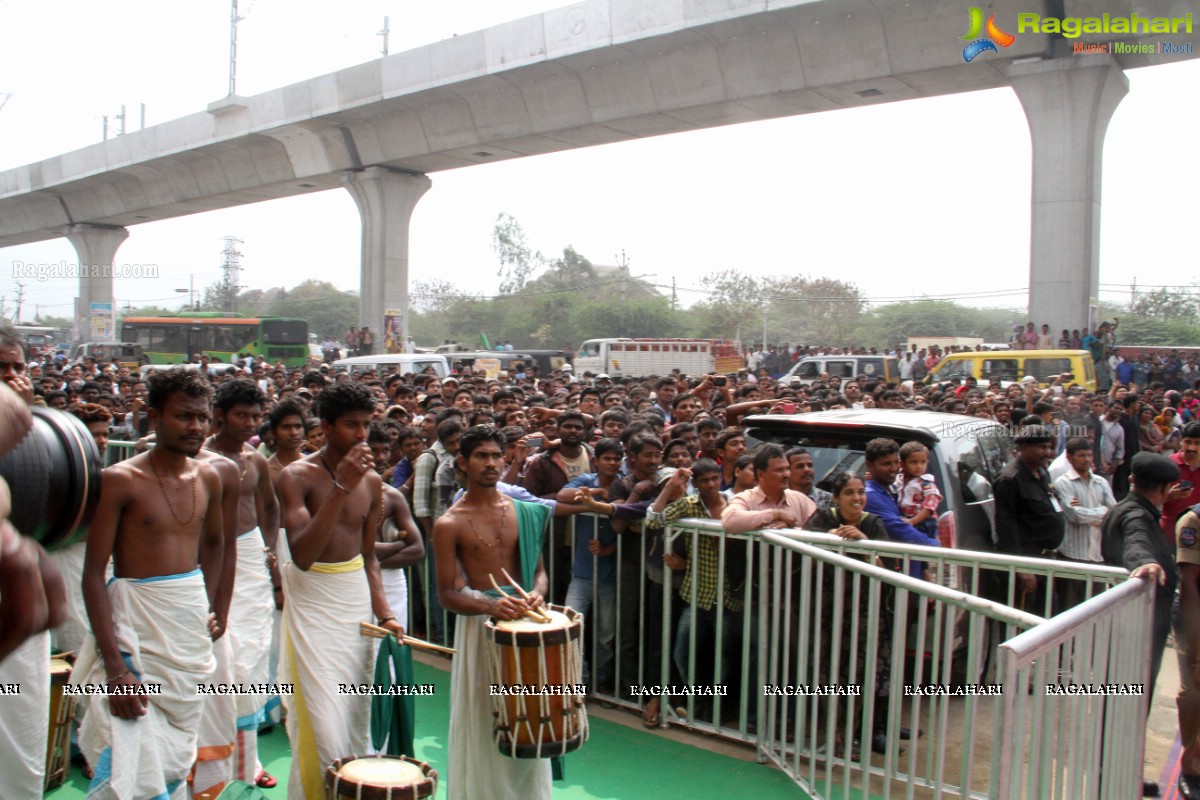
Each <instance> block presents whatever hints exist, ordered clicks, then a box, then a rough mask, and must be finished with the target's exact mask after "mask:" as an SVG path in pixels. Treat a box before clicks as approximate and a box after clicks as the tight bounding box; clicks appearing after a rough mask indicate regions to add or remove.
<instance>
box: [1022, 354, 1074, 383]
mask: <svg viewBox="0 0 1200 800" xmlns="http://www.w3.org/2000/svg"><path fill="white" fill-rule="evenodd" d="M1071 371H1072V370H1071V359H1069V358H1027V359H1025V374H1026V375H1032V376H1033V377H1035V378H1037V379H1038V383H1049V382H1050V381H1052V380H1054V379H1055V378H1057V377H1058V376H1059V375H1061V374H1062V373H1064V372H1071Z"/></svg>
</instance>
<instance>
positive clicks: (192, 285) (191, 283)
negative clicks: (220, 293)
mask: <svg viewBox="0 0 1200 800" xmlns="http://www.w3.org/2000/svg"><path fill="white" fill-rule="evenodd" d="M175 292H176V293H177V294H183V293H184V292H187V296H188V304H187V310H188V311H195V310H196V276H195V274H192V275H188V288H186V289H176V290H175Z"/></svg>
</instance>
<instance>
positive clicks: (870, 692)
mask: <svg viewBox="0 0 1200 800" xmlns="http://www.w3.org/2000/svg"><path fill="white" fill-rule="evenodd" d="M581 516H582V515H581ZM593 521H594V522H601V521H607V518H598V517H593ZM643 528H644V525H643ZM592 530H593V534H592V537H593V538H596V536H597V533H596V532H597V531H598V526H596V525H593V528H592ZM574 533H575V532H574V527H573V524H572V527H570V529H569V531H568V534H567V538H566V542H567V546H568V547H570V548H571V550H572V555H574V550H573V548H574V544H575V535H574ZM647 533H649V532H647V531H645V530H643V532H642V533H641V534H636V533H624V534H618V535H617V548H618V552H617V554H616V555H615V556H614V558H615V561H616V567H615V573H616V575H615V578H614V579H613V581H612V585H611V587H609V588H610V589H611V593H610V592H608V591H602V589H601V585H600V583H601V582H600V580H598V579H597V576H598V575H599V574H600V573H599V560H600V559H599V558H598V557H592V559H591V560H592V575H593V582H592V586H591V603H590V605H591V608H590V609H589V610H588V613H587V615H586V616H587V626H586V627H585V633H586V636H587V639H588V641H589V652H588V656H587V657H588V660H589V667H590V669H589V678H590V683H591V690H592V694H593V695H594V696H596V697H597V698H599V699H601V700H605V701H609V702H612V703H615V704H617V705H621V706H624V707H627V708H630V709H644V707H645V705H646V704H647V703H648V702H649V701H650V700H651V699H653V698H654V697H660V695H659V694H657V693H655V694H640V693H638V692H634V691H633V687H644V686H652V687H672V686H688V687H698V688H699V689H700V690H701V693H700V694H691V693H677V694H676V695H674V696H672V697H665V696H664V697H660V700H661V704H660V724H661V725H662V726H663V727H668V726H672V725H677V726H685V727H687V728H689V729H695V730H698V731H702V732H704V733H709V734H716V735H719V736H722V737H724V738H726V739H730V740H734V741H740V742H743V743H745V744H746V745H748V746H754V747H755V748H756V750H757V753H758V757H759V760H760V761H762V762H771V763H774V764H776V765H777V766H779V767H780V768H781V769H782V770H784V771H785V772H786V773H787V774H788V775H789V776H790V777H791V778H792V779H793V780H795V781H796V782H797V784H799V785H800V786H801V787H802V788H803V789H804V790H805V791H807V792H809V793H810V794H811V795H812V796H813V797H820V798H833V797H849V796H851V794H850V793H851V792H852V791H858V792H862V793H872V794H875V795H877V796H887V797H907V798H912V797H918V796H919V797H925V796H933V797H938V796H957V797H971V798H997V797H999V798H1018V797H1038V798H1042V797H1063V798H1074V797H1096V796H1102V797H1109V796H1113V797H1116V796H1117V795H1119V794H1121V793H1122V792H1124V791H1125V789H1126V788H1127V787H1128V786H1133V785H1134V784H1135V782H1136V780H1137V779H1138V778H1139V777H1140V770H1141V752H1142V741H1143V737H1144V725H1143V724H1142V723H1143V722H1144V703H1143V705H1142V706H1141V709H1142V710H1141V711H1140V712H1138V713H1134V712H1133V711H1129V710H1128V708H1130V702H1129V701H1128V700H1127V699H1123V698H1105V699H1102V700H1100V701H1097V700H1095V699H1091V700H1086V701H1084V700H1081V699H1080V698H1078V697H1073V696H1066V695H1055V694H1047V693H1046V692H1045V687H1044V686H1043V685H1042V684H1044V683H1051V684H1054V685H1058V684H1064V685H1065V684H1079V685H1084V684H1090V683H1101V682H1103V683H1144V682H1145V680H1146V674H1147V672H1148V664H1147V662H1146V659H1145V658H1142V657H1141V655H1140V654H1141V653H1143V652H1148V644H1145V642H1144V641H1143V639H1144V637H1145V636H1146V635H1148V634H1147V633H1146V631H1147V630H1148V628H1149V626H1148V624H1147V620H1148V615H1149V605H1148V603H1147V600H1146V597H1147V591H1148V590H1147V589H1144V588H1143V584H1142V582H1140V581H1129V580H1128V573H1127V572H1126V571H1125V570H1122V569H1116V568H1111V567H1104V566H1094V565H1088V564H1079V563H1075V562H1064V561H1057V560H1049V559H1040V558H1018V557H1011V556H1005V555H1000V554H995V553H980V552H973V551H967V550H956V549H941V548H931V547H919V546H911V545H905V544H900V543H895V542H885V541H873V540H859V541H846V540H842V539H839V538H837V537H834V536H831V535H830V534H827V533H816V532H806V531H792V530H786V531H764V532H752V533H749V534H738V535H734V534H729V533H726V532H725V531H724V529H723V528H722V527H721V526H720V525H719V524H718V523H716V522H714V521H712V520H681V521H678V522H677V523H675V524H673V525H672V526H670V527H668V528H667V529H666V530H665V531H664V532H663V533H664V535H663V545H664V548H665V550H667V551H672V550H674V551H677V552H682V553H684V554H685V555H686V554H689V553H690V554H698V553H699V552H700V551H701V549H705V548H706V549H707V550H708V553H709V554H711V555H712V556H714V557H715V563H716V574H718V575H729V576H730V578H731V580H730V583H729V585H728V587H727V586H726V583H725V582H724V581H717V582H716V585H715V596H714V598H713V603H712V606H711V609H710V610H706V611H697V612H694V613H693V611H692V607H693V606H695V605H696V601H697V599H698V596H699V592H700V590H701V588H702V587H701V585H700V583H699V582H698V581H695V580H693V581H691V582H690V587H689V590H688V591H687V592H683V593H681V591H680V582H681V580H682V578H683V576H684V575H685V574H686V572H687V569H691V568H694V566H695V564H696V562H695V561H692V562H691V563H689V565H688V567H687V568H685V570H682V571H679V572H675V573H672V571H671V570H670V569H664V570H662V574H661V578H660V577H657V576H656V575H655V573H656V572H657V570H650V569H648V567H650V566H652V565H651V564H648V559H647V548H646V546H645V543H646V536H647ZM552 542H553V546H555V547H559V546H562V545H561V544H560V542H559V540H558V539H557V538H555V539H552ZM630 548H636V549H635V550H633V551H631V550H630ZM661 554H662V551H661V550H660V551H658V552H656V554H655V558H656V559H658V558H660V557H661ZM914 561H921V562H925V564H926V567H927V570H928V572H927V573H926V574H927V575H929V576H930V577H931V580H921V579H917V578H913V577H910V574H909V572H910V570H909V566H910V564H911V563H912V562H914ZM572 563H574V562H573V559H572V560H571V561H569V562H567V567H566V568H568V569H569V568H570V566H569V565H570V564H572ZM547 568H548V570H550V571H554V570H561V569H563V568H564V566H563V562H561V561H559V560H558V559H554V558H551V559H547ZM414 571H420V572H423V571H424V569H423V567H422V566H420V565H419V566H418V567H416V568H414V569H413V570H410V586H415V584H414V583H412V582H411V578H412V577H413V574H412V573H413V572H414ZM1022 573H1023V574H1031V575H1034V576H1035V577H1036V578H1037V580H1038V581H1039V582H1040V583H1041V584H1042V589H1043V591H1042V592H1041V593H1040V594H1041V596H1044V597H1045V598H1047V599H1046V600H1045V601H1044V603H1043V604H1042V605H1041V606H1040V607H1039V608H1037V609H1036V610H1037V611H1040V612H1043V613H1041V614H1035V613H1031V612H1030V611H1025V610H1022V609H1021V608H1020V606H1021V605H1022V601H1023V600H1024V599H1025V598H1023V596H1022V595H1021V593H1020V592H1019V590H1018V588H1017V587H1018V586H1019V583H1020V582H1019V579H1018V574H1022ZM673 575H674V576H675V577H674V578H673V577H672V576H673ZM555 577H558V576H556V575H554V576H551V586H552V587H553V586H555V585H556V583H560V584H561V583H562V581H556V580H555ZM948 577H949V578H950V579H949V580H948V579H947V578H948ZM947 583H949V584H950V585H951V586H956V587H961V589H962V590H959V589H958V588H948V587H947V586H946V585H944V584H947ZM709 588H713V587H711V585H710V587H709ZM1068 595H1069V596H1071V597H1072V598H1073V600H1075V601H1079V602H1081V604H1080V605H1077V606H1076V607H1075V608H1074V609H1072V610H1069V611H1065V612H1063V613H1062V614H1059V615H1058V616H1051V612H1053V611H1056V610H1060V609H1059V608H1058V606H1057V605H1052V604H1057V603H1059V602H1060V600H1061V598H1062V597H1064V596H1068ZM1053 598H1060V600H1054V599H1053ZM553 599H554V600H556V601H561V600H562V599H564V598H560V597H555V598H553ZM605 602H607V603H608V604H609V607H608V608H606V609H605V611H606V612H607V613H611V615H612V617H613V620H614V622H613V626H612V627H613V629H614V638H613V641H612V643H611V648H610V655H611V659H609V663H610V664H611V671H610V674H609V675H606V676H601V677H603V678H605V679H608V680H609V681H610V682H609V683H608V684H607V685H602V686H600V685H597V677H598V676H597V674H596V672H595V667H596V656H597V654H598V653H599V652H601V648H603V647H604V646H605V645H604V643H603V642H601V641H600V636H599V634H600V630H599V628H600V626H599V625H596V624H594V623H595V621H596V620H597V619H598V616H599V614H600V613H601V608H602V605H604V603H605ZM412 607H413V604H412V603H410V608H412ZM1031 611H1032V609H1031ZM684 619H687V621H688V623H689V627H688V628H687V629H686V630H685V631H684V632H683V633H682V634H681V633H680V632H679V629H680V625H681V622H683V621H684ZM451 624H452V623H450V622H449V620H448V619H447V620H446V621H445V623H444V625H445V627H444V628H443V629H444V630H448V629H449V626H450V625H451ZM1118 629H1119V630H1121V631H1122V634H1121V636H1122V637H1124V638H1123V639H1122V643H1123V649H1121V648H1117V647H1116V646H1115V644H1116V642H1117V637H1116V635H1115V631H1117V630H1118ZM1127 630H1128V633H1126V631H1127ZM1014 637H1015V638H1014ZM1143 645H1145V646H1143ZM825 685H833V686H841V687H845V689H846V692H847V693H843V694H824V695H820V696H817V695H811V694H802V693H801V694H797V693H796V692H797V691H799V690H800V689H801V687H805V686H808V687H809V688H810V689H811V688H812V687H813V686H825ZM1031 686H1032V687H1033V688H1034V689H1038V687H1039V686H1040V687H1041V693H1035V694H1033V695H1027V694H1026V692H1027V691H1029V690H1030V687H1031ZM704 687H714V688H713V690H711V691H709V692H704V691H703V690H704ZM851 691H852V692H854V693H848V692H851ZM783 692H786V694H784V693H783ZM1081 709H1082V710H1081ZM1122 713H1123V714H1124V716H1123V717H1122V716H1121V714H1122ZM1114 715H1115V716H1114ZM1130 720H1135V721H1136V722H1137V725H1136V726H1133V725H1132V724H1131V723H1130ZM902 729H908V730H909V731H910V733H911V737H910V738H907V739H903V738H902V737H901V732H902ZM1106 733H1112V734H1119V736H1116V735H1108V736H1106ZM876 734H878V736H876ZM873 745H879V746H880V747H879V749H880V750H882V752H872V747H873ZM1100 764H1103V765H1104V776H1105V781H1107V782H1108V783H1107V784H1106V786H1105V787H1103V788H1104V791H1105V793H1104V794H1097V791H1098V790H1099V789H1100V788H1101V787H1100V786H1099V784H1098V775H1099V765H1100ZM1124 796H1129V795H1128V793H1127V792H1126V793H1125V795H1124Z"/></svg>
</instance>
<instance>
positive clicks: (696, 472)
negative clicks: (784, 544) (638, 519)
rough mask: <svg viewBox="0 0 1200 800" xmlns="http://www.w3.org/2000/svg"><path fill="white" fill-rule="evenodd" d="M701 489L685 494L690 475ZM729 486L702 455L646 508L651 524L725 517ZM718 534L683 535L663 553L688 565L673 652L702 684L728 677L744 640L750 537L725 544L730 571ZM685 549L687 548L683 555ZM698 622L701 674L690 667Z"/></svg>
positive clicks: (674, 564) (687, 677) (670, 561)
mask: <svg viewBox="0 0 1200 800" xmlns="http://www.w3.org/2000/svg"><path fill="white" fill-rule="evenodd" d="M689 478H690V479H691V481H692V485H693V486H695V487H696V491H697V492H698V493H697V494H693V495H685V494H684V492H686V491H687V483H688V479H689ZM729 497H730V494H729V492H728V491H724V492H723V491H721V468H720V467H719V466H717V463H716V462H715V461H711V460H709V459H707V458H702V459H700V460H699V461H697V462H696V463H694V464H693V465H692V467H691V469H686V468H684V469H679V470H676V472H675V474H674V475H672V476H671V477H670V479H669V480H668V481H667V485H666V486H665V487H663V490H662V491H661V492H660V493H659V495H658V499H656V500H655V501H654V505H652V506H651V507H650V509H649V510H648V511H647V512H646V527H647V528H651V529H653V528H665V527H667V526H668V525H670V524H671V523H673V522H675V521H676V520H679V519H687V518H699V519H720V518H721V514H722V512H724V511H725V506H726V505H728V503H729ZM671 498H677V499H671ZM722 539H724V537H721V536H717V535H702V536H692V535H690V534H684V535H683V536H681V537H679V538H677V539H676V540H675V543H674V547H673V548H672V550H671V551H668V552H667V553H665V554H664V556H663V562H664V563H665V564H666V565H667V566H668V567H670V568H671V569H674V570H681V569H685V568H686V569H687V572H686V573H685V575H684V577H683V585H682V586H681V587H680V589H679V597H680V598H681V599H682V600H683V610H682V613H681V614H680V616H679V628H678V631H677V632H676V634H675V648H674V651H673V657H674V659H675V666H676V668H677V669H678V670H679V674H680V675H682V676H683V677H684V682H685V683H691V684H696V685H702V686H710V685H718V684H723V683H727V682H728V681H729V680H730V678H731V671H730V666H731V664H732V662H733V659H734V657H735V656H736V655H737V653H738V652H739V650H740V645H741V639H742V637H741V622H742V615H741V613H740V612H741V610H742V587H743V585H744V583H745V580H744V579H745V571H746V543H745V542H743V541H737V540H728V541H727V542H726V549H725V574H724V575H722V574H721V571H720V567H721V541H722ZM680 551H683V552H684V553H686V556H681V555H680V554H679V552H680ZM719 595H723V607H724V610H725V612H726V613H724V620H723V623H724V624H723V628H724V631H723V634H724V635H723V637H722V638H723V640H724V647H723V648H722V652H721V668H720V674H718V675H713V674H712V658H711V657H710V656H708V655H707V654H709V653H711V652H712V650H713V647H714V646H715V638H716V633H717V621H718V619H719V618H720V616H721V615H722V612H721V610H720V607H719V606H718V605H717V599H718V596H719ZM693 628H695V637H696V650H695V653H696V655H695V674H694V676H693V675H692V673H691V672H689V670H688V666H689V663H690V662H691V661H692V658H691V657H690V653H691V650H690V645H691V638H692V635H693V634H692V629H693Z"/></svg>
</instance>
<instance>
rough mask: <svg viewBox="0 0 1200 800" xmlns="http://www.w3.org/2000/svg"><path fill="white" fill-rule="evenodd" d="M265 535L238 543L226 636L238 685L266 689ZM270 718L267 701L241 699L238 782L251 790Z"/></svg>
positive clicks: (271, 609)
mask: <svg viewBox="0 0 1200 800" xmlns="http://www.w3.org/2000/svg"><path fill="white" fill-rule="evenodd" d="M265 547H266V545H265V544H264V543H263V538H262V534H261V533H260V532H259V530H258V528H255V529H254V530H252V531H249V532H248V533H243V534H242V535H241V536H239V537H238V541H237V554H238V560H237V578H236V579H235V580H234V583H233V603H232V605H231V606H230V608H229V623H228V633H227V634H226V636H225V638H228V639H229V640H230V646H231V647H232V649H233V674H234V680H235V681H236V682H237V683H244V684H261V683H267V682H269V680H270V675H271V642H272V633H273V629H274V627H275V596H274V593H273V590H272V587H271V573H270V571H269V570H268V569H267V562H266V553H265V552H264V548H265ZM265 718H266V713H265V698H264V697H262V696H261V695H240V696H239V697H238V699H237V762H236V767H235V772H234V777H235V778H237V779H238V780H242V781H245V782H246V783H249V784H253V783H254V781H255V780H256V779H257V778H258V773H259V770H260V769H261V768H260V766H259V763H258V726H259V724H260V723H261V722H262V721H263V720H264V719H265Z"/></svg>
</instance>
